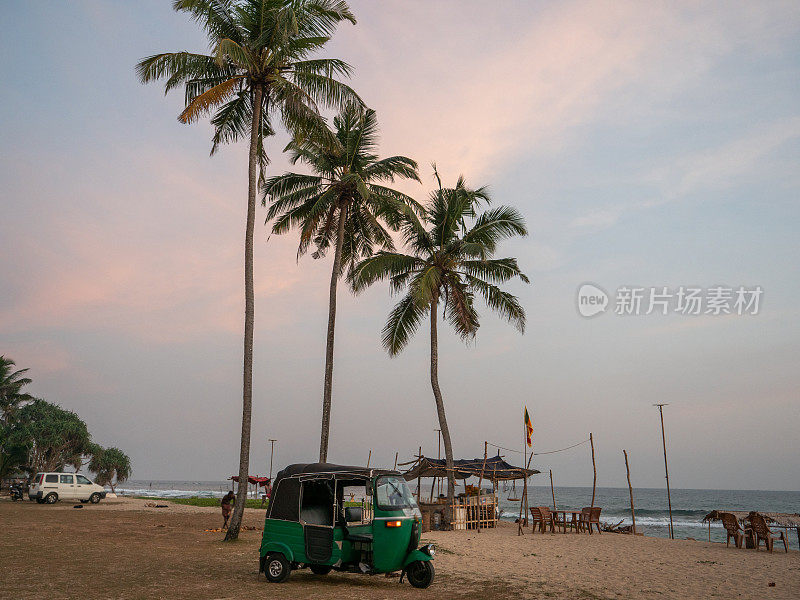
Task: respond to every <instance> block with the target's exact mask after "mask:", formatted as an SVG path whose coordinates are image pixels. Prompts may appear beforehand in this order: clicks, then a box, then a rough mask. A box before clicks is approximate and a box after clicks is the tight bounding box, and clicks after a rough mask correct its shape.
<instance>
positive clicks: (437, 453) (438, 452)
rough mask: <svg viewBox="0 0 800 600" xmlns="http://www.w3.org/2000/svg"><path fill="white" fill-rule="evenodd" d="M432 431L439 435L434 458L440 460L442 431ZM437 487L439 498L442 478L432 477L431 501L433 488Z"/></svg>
mask: <svg viewBox="0 0 800 600" xmlns="http://www.w3.org/2000/svg"><path fill="white" fill-rule="evenodd" d="M434 431H436V432H438V434H439V445H438V450H437V452H436V458H437V459H439V460H441V458H442V430H441V429H434ZM437 485H438V486H439V491H438V492H437V494H438V495H440V496H441V494H442V478H441V477H434V478H433V481H432V482H431V500H432V499H433V488H434V487H436V486H437Z"/></svg>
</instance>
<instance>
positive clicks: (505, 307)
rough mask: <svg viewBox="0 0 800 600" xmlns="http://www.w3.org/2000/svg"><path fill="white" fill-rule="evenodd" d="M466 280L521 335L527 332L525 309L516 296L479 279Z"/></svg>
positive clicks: (467, 277)
mask: <svg viewBox="0 0 800 600" xmlns="http://www.w3.org/2000/svg"><path fill="white" fill-rule="evenodd" d="M465 278H466V280H467V285H468V286H469V287H470V288H471V289H473V290H475V291H476V292H478V293H479V294H481V296H483V299H484V301H485V302H486V305H487V306H488V307H489V308H491V309H492V310H493V311H495V312H496V313H498V314H499V315H500V316H501V317H503V318H504V319H506V320H507V321H508V322H509V323H511V324H512V325H514V327H515V328H516V329H517V330H518V331H519V332H520V333H524V332H525V309H524V308H522V305H521V304H520V303H519V300H518V299H517V297H516V296H514V295H513V294H510V293H508V292H504V291H503V290H501V289H500V288H499V287H497V286H496V285H492V284H491V283H487V282H486V281H483V280H482V279H479V278H478V277H473V276H471V275H466V276H465Z"/></svg>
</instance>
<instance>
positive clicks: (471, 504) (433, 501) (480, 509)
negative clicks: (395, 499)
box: [403, 454, 540, 531]
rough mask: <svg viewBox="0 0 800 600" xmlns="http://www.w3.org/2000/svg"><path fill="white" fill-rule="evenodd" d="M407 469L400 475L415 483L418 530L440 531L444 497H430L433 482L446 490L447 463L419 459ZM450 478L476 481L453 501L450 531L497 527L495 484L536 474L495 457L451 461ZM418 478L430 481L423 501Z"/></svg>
mask: <svg viewBox="0 0 800 600" xmlns="http://www.w3.org/2000/svg"><path fill="white" fill-rule="evenodd" d="M409 464H411V467H410V468H409V469H408V470H407V471H405V472H404V473H403V477H404V478H405V480H406V481H409V482H414V481H416V482H417V486H416V496H417V504H419V508H420V511H421V512H422V531H430V530H431V529H443V528H444V525H445V510H446V508H447V497H446V495H443V494H437V495H436V496H434V491H435V488H436V481H437V480H439V481H441V482H442V489H443V490H445V491H446V489H447V488H446V481H447V464H446V461H445V459H443V458H429V457H427V456H419V457H418V458H417V460H415V461H412V463H409ZM453 466H454V473H453V474H454V476H455V478H456V480H461V481H463V480H466V479H469V478H470V477H475V478H477V479H478V485H477V486H472V485H467V486H466V488H465V491H464V492H461V493H459V494H458V495H457V496H456V498H455V503H454V504H453V507H452V515H453V522H452V528H453V529H488V528H492V527H497V518H498V514H499V502H498V496H497V488H498V483H499V482H503V481H514V480H524V479H527V478H528V477H530V476H531V475H536V474H537V473H539V472H540V471H538V470H536V469H524V468H522V467H515V466H513V465H511V464H509V463H507V462H506V461H505V460H503V458H502V457H501V456H500V455H499V454H498V455H497V456H492V457H488V458H474V459H459V460H454V461H453ZM422 479H430V480H431V491H430V495H429V496H428V497H427V498H425V497H424V496H423V494H422ZM484 484H491V488H484V487H483V486H484Z"/></svg>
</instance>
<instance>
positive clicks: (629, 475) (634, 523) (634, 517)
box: [622, 450, 710, 535]
mask: <svg viewBox="0 0 800 600" xmlns="http://www.w3.org/2000/svg"><path fill="white" fill-rule="evenodd" d="M622 453H623V454H624V455H625V472H626V473H627V474H628V493H629V494H630V495H631V521H632V522H633V535H636V512H635V511H634V509H633V487H631V470H630V468H629V467H628V453H627V452H626V451H625V450H623V451H622ZM709 531H710V530H709ZM709 535H710V533H709Z"/></svg>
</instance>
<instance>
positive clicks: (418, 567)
mask: <svg viewBox="0 0 800 600" xmlns="http://www.w3.org/2000/svg"><path fill="white" fill-rule="evenodd" d="M434 574H435V571H434V570H433V563H432V562H430V561H429V560H425V561H422V560H418V561H416V562H413V563H411V564H410V565H408V569H407V570H406V576H407V577H408V582H409V583H410V584H411V585H413V586H414V587H415V588H420V589H425V588H426V587H428V586H429V585H430V584H431V583H433V576H434Z"/></svg>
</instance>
